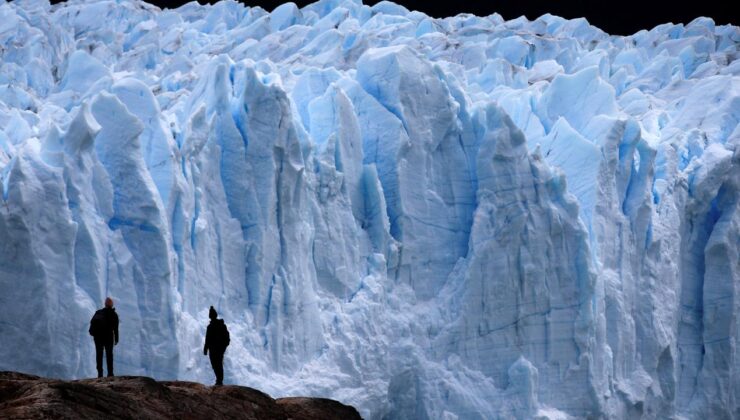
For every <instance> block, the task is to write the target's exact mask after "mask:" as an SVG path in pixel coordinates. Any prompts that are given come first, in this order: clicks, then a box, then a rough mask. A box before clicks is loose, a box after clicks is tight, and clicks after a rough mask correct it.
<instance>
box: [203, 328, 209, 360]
mask: <svg viewBox="0 0 740 420" xmlns="http://www.w3.org/2000/svg"><path fill="white" fill-rule="evenodd" d="M210 335H211V326H210V325H209V326H208V328H207V329H206V344H205V345H204V346H203V354H205V355H207V354H208V341H209V338H210V337H209V336H210Z"/></svg>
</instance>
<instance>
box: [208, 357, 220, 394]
mask: <svg viewBox="0 0 740 420" xmlns="http://www.w3.org/2000/svg"><path fill="white" fill-rule="evenodd" d="M208 357H209V358H210V359H211V367H212V368H213V373H214V374H215V375H216V385H222V384H223V382H224V368H223V360H224V354H223V353H219V352H217V351H213V350H210V351H209V352H208Z"/></svg>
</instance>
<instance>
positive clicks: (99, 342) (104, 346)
mask: <svg viewBox="0 0 740 420" xmlns="http://www.w3.org/2000/svg"><path fill="white" fill-rule="evenodd" d="M103 350H105V361H106V364H107V365H108V366H107V367H108V376H113V340H112V339H111V340H104V339H95V367H97V369H98V378H102V377H103Z"/></svg>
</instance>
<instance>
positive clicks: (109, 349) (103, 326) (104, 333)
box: [89, 298, 118, 378]
mask: <svg viewBox="0 0 740 420" xmlns="http://www.w3.org/2000/svg"><path fill="white" fill-rule="evenodd" d="M89 332H90V335H91V336H93V339H94V340H95V363H96V367H97V368H98V378H102V377H103V350H105V360H106V362H107V365H108V376H113V345H114V344H118V314H116V310H115V309H114V308H113V299H111V298H105V308H103V309H99V310H97V311H95V315H93V317H92V319H91V320H90V330H89Z"/></svg>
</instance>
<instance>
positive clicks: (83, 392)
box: [0, 372, 361, 420]
mask: <svg viewBox="0 0 740 420" xmlns="http://www.w3.org/2000/svg"><path fill="white" fill-rule="evenodd" d="M0 418H14V419H17V418H23V419H27V418H55V419H102V418H106V419H110V418H122V419H126V418H136V419H162V418H178V419H199V418H203V419H205V418H208V419H285V420H288V419H316V420H319V419H321V420H330V419H342V420H350V419H360V418H361V417H360V415H359V413H358V412H357V410H356V409H354V408H353V407H350V406H347V405H344V404H341V403H339V402H337V401H334V400H329V399H325V398H304V397H296V398H280V399H277V400H275V399H273V398H271V397H270V396H269V395H267V394H265V393H263V392H260V391H258V390H256V389H252V388H248V387H243V386H235V385H226V386H219V387H209V386H205V385H202V384H199V383H194V382H183V381H162V382H158V381H155V380H154V379H152V378H147V377H143V376H117V377H114V378H102V379H82V380H77V381H62V380H58V379H47V378H42V377H39V376H34V375H26V374H23V373H17V372H0Z"/></svg>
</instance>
